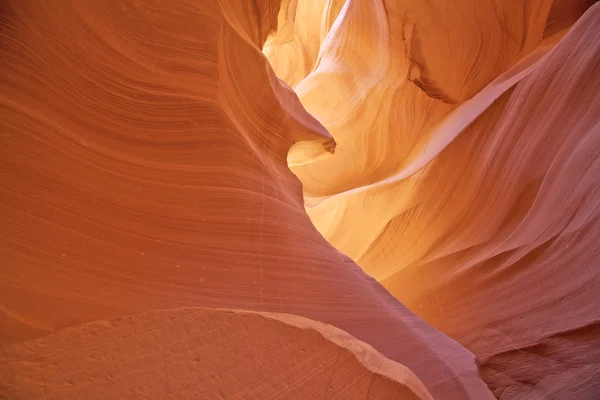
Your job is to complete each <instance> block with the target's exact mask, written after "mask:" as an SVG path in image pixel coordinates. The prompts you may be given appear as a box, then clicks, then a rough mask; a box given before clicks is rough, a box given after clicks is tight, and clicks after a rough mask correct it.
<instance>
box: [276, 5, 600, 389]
mask: <svg viewBox="0 0 600 400" xmlns="http://www.w3.org/2000/svg"><path fill="white" fill-rule="evenodd" d="M290 3H297V7H298V9H299V10H302V9H303V7H304V6H303V4H305V3H309V2H308V1H302V0H298V1H297V2H293V1H290ZM326 3H327V4H328V6H329V8H328V6H325V7H323V8H324V9H325V10H329V9H330V8H337V7H338V2H336V1H333V0H332V1H329V2H326ZM594 3H596V2H595V1H554V2H553V1H549V0H535V1H479V0H461V1H452V2H448V1H441V0H439V1H436V0H434V1H427V2H424V1H417V0H415V1H411V0H406V1H376V2H372V1H367V0H348V1H346V2H343V7H342V8H341V9H340V10H339V12H338V16H337V19H336V20H335V21H334V23H332V24H329V23H327V22H326V21H328V20H329V19H330V16H329V15H328V14H326V13H324V14H323V15H324V17H323V18H322V19H317V18H313V19H312V20H311V23H307V22H304V21H302V20H300V19H298V18H296V19H295V20H294V21H293V23H294V24H295V25H297V27H296V26H295V27H294V28H289V27H288V26H287V25H284V27H286V29H287V31H290V30H294V31H299V32H303V33H302V34H299V35H298V39H295V40H294V41H293V42H292V41H287V42H285V43H283V44H281V43H280V42H282V38H284V37H285V36H286V32H287V31H284V32H277V33H276V34H274V35H273V38H270V39H268V40H267V47H266V48H265V49H264V53H265V54H266V55H267V56H268V57H269V58H270V61H271V62H272V64H273V68H274V70H275V71H276V73H277V74H278V75H279V76H280V77H282V78H283V79H286V80H288V82H289V83H291V84H293V87H294V89H295V91H296V92H297V93H298V95H299V98H300V101H301V102H302V104H303V105H304V106H305V107H306V109H307V110H308V111H309V112H310V113H311V114H312V115H314V116H315V117H316V118H317V119H318V120H319V121H320V122H322V123H323V124H324V125H325V127H326V128H327V129H328V131H329V132H330V133H331V134H332V135H333V137H334V138H335V140H336V142H337V144H338V146H337V149H336V153H335V155H334V156H327V155H325V156H324V155H323V154H316V153H314V152H313V150H312V148H311V147H310V146H309V145H307V144H305V143H298V144H296V145H295V146H294V147H293V148H292V150H291V151H290V155H289V162H290V166H291V168H292V171H293V172H294V173H295V174H296V175H297V176H298V177H299V178H300V180H301V181H302V183H303V187H304V195H305V203H306V207H307V211H308V213H309V215H310V217H311V219H312V221H313V222H314V223H315V226H316V227H317V228H318V229H319V231H320V232H321V233H322V234H323V235H324V237H325V238H326V239H327V240H328V241H329V242H330V243H332V244H333V245H334V246H335V247H336V248H338V249H339V250H340V251H342V252H343V253H345V254H347V255H348V256H350V257H351V258H352V259H353V260H354V261H356V262H357V264H358V265H360V266H361V267H362V268H363V269H364V270H365V271H366V272H367V273H368V274H370V275H371V276H373V277H375V278H376V279H377V280H378V281H379V282H381V283H382V284H383V285H384V286H385V287H386V288H388V289H389V290H390V292H391V293H392V294H393V295H394V296H395V297H396V298H398V299H399V300H400V301H401V302H402V303H404V304H405V305H407V306H408V307H409V308H410V309H411V310H412V311H414V312H415V313H417V314H418V315H420V316H422V317H423V318H424V319H426V320H427V321H428V322H430V323H432V324H433V325H434V326H436V327H437V328H439V329H440V330H441V331H442V332H444V333H446V334H448V335H449V336H451V337H453V338H454V339H456V340H458V341H459V342H460V343H461V344H463V345H464V346H465V347H467V348H468V349H470V350H471V351H473V352H474V353H475V354H476V355H477V356H478V359H479V362H480V371H481V373H482V377H483V379H484V380H485V381H486V383H487V384H488V385H489V386H490V388H491V389H492V390H493V392H494V394H495V395H496V397H498V398H501V399H561V400H562V399H574V400H575V399H596V398H598V397H600V299H599V298H598V292H599V290H600V263H599V261H598V260H599V256H600V225H599V216H600V190H599V188H600V96H599V95H598V93H600V40H598V38H600V4H594ZM288 8H289V7H288ZM286 10H287V9H286ZM291 14H292V13H290V12H289V11H286V15H291ZM287 19H288V20H289V19H290V18H287ZM290 23H291V22H288V25H289V24H290ZM305 25H307V26H305ZM319 29H320V30H321V31H322V30H324V29H327V30H328V33H327V34H321V35H320V36H316V35H315V34H314V33H313V32H315V31H317V30H319ZM305 37H307V38H310V39H311V40H310V41H306V40H305V39H304V38H305ZM271 43H273V44H271ZM277 46H280V47H282V50H278V49H277V48H275V49H273V48H271V47H277ZM290 48H293V49H296V50H295V51H296V53H298V54H303V55H304V57H300V58H299V61H298V63H297V65H295V64H294V63H292V62H291V61H289V60H285V62H284V61H283V60H282V58H283V57H280V56H279V54H280V53H282V52H286V54H288V55H289V56H291V55H293V52H292V51H291V50H290ZM314 49H318V54H317V55H316V56H312V58H310V59H311V60H313V59H314V63H313V67H312V69H310V70H309V71H308V73H306V75H305V76H304V77H303V78H302V79H299V77H298V76H297V75H296V74H293V73H292V71H304V70H305V66H306V62H307V61H306V60H307V59H308V57H307V56H306V54H309V55H312V54H313V52H314Z"/></svg>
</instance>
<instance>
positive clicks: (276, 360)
mask: <svg viewBox="0 0 600 400" xmlns="http://www.w3.org/2000/svg"><path fill="white" fill-rule="evenodd" d="M0 7H1V8H0V12H1V17H0V47H1V50H0V51H1V53H2V57H0V68H1V71H2V79H1V81H0V126H1V129H0V174H1V175H0V218H1V219H2V224H1V227H0V262H1V268H0V276H1V280H0V306H1V308H0V310H1V311H2V312H1V313H0V327H1V328H0V340H1V341H2V342H4V343H5V345H4V347H3V348H2V352H1V354H2V356H1V357H2V359H1V366H2V367H1V370H0V371H1V374H2V376H1V377H0V381H1V382H3V383H2V387H1V390H2V396H3V397H6V398H23V397H26V398H69V397H70V398H105V397H115V398H119V397H120V398H132V397H134V398H135V397H154V398H165V397H168V396H171V397H174V398H186V397H196V398H197V396H202V397H203V398H219V396H220V397H222V398H223V397H224V398H230V397H231V396H234V395H235V396H238V397H239V398H252V396H254V397H257V398H265V396H267V395H273V396H275V397H279V398H293V396H292V395H291V393H292V392H293V391H294V390H295V388H298V390H301V391H300V392H298V394H295V395H294V396H302V395H306V396H308V394H310V393H317V394H319V395H321V396H325V398H336V397H340V398H386V399H387V398H403V399H404V398H406V399H409V398H420V399H428V398H430V396H433V397H434V398H438V399H451V400H452V399H456V400H462V399H476V400H482V399H491V398H493V396H492V394H491V392H490V391H489V389H488V387H487V386H486V385H485V383H484V382H483V381H482V380H481V378H480V375H479V372H478V369H477V366H476V361H475V357H474V355H473V354H472V353H471V352H470V351H468V350H466V349H465V348H464V347H462V346H461V345H459V344H458V343H457V342H455V341H453V340H452V339H450V338H449V337H447V336H445V335H444V334H442V333H440V332H439V331H437V330H436V329H434V328H433V327H432V326H431V325H429V324H427V323H425V322H424V321H423V320H422V319H420V318H419V317H416V316H415V315H414V314H413V313H411V312H410V311H409V310H408V309H407V308H406V307H404V306H403V305H402V304H401V303H399V302H398V301H397V300H396V299H395V298H394V297H393V296H391V295H390V294H389V293H388V292H387V291H386V290H385V289H384V288H383V287H382V286H381V285H380V284H378V283H377V282H376V281H375V280H374V279H372V278H371V277H369V276H367V275H366V274H365V273H364V272H363V271H362V270H361V269H360V268H359V267H358V266H357V265H356V264H354V262H352V261H351V260H350V259H349V258H348V257H347V256H344V255H342V254H341V253H340V252H338V251H337V250H335V249H334V248H332V247H331V246H330V245H329V244H328V243H327V242H326V241H325V239H323V237H322V236H321V235H320V234H319V233H318V232H317V230H316V229H315V228H314V226H313V225H312V224H311V222H310V220H309V218H308V216H307V215H306V212H305V210H304V206H303V201H302V190H301V185H300V182H299V181H298V179H297V178H296V177H295V176H294V175H293V174H292V173H291V172H290V170H289V169H288V167H287V165H286V157H287V153H288V150H289V149H290V147H291V146H292V144H293V143H295V142H300V143H301V144H302V145H303V146H304V148H305V149H307V150H308V151H310V154H311V155H313V156H315V157H323V156H324V155H327V154H329V152H332V151H333V149H334V146H335V143H334V141H333V139H332V138H331V135H330V134H329V133H328V132H327V131H326V130H325V128H324V127H323V126H322V125H321V124H320V123H319V122H317V120H316V119H315V118H313V117H312V116H311V115H310V114H308V113H307V112H306V111H305V109H304V108H303V107H302V106H301V104H300V102H299V101H298V98H297V97H296V95H295V94H294V92H293V91H292V90H291V89H290V87H289V86H287V85H286V84H285V83H283V82H281V81H279V80H278V79H277V77H276V76H275V74H274V73H273V71H272V70H271V67H270V65H269V63H268V61H267V59H266V58H265V56H264V55H263V53H262V52H261V49H262V47H263V44H264V43H265V41H266V40H267V36H268V35H269V32H270V31H273V30H274V29H275V28H276V26H277V19H278V17H277V15H278V12H279V4H278V2H276V1H274V0H271V1H268V0H263V1H256V0H253V1H250V0H218V1H217V0H214V1H201V2H187V1H170V2H163V1H158V0H150V1H143V2H140V1H132V0H131V1H127V0H118V1H117V0H100V1H95V2H81V1H64V2H62V3H57V4H52V5H49V4H47V3H45V2H43V1H39V0H8V1H4V2H2V4H1V6H0ZM332 7H333V6H332ZM331 13H332V18H333V14H335V10H334V9H333V8H332V11H331ZM328 24H329V22H326V23H325V26H327V25H328ZM311 37H312V36H311ZM307 65H308V64H307ZM198 306H199V307H208V308H228V309H244V310H250V311H256V312H271V313H287V314H294V315H296V317H285V318H283V317H265V316H264V315H258V314H244V315H243V316H240V315H238V314H233V315H232V314H227V313H225V314H223V312H217V311H214V310H213V311H210V310H207V311H198V312H196V311H181V310H179V311H159V310H165V309H177V308H181V307H198ZM140 313H141V314H140ZM133 314H135V315H134V316H131V317H127V316H130V315H133ZM300 317H303V318H308V319H310V320H313V321H320V322H322V323H326V324H330V325H333V326H335V327H336V330H334V328H327V329H325V328H323V329H325V330H326V331H328V332H329V331H330V330H331V331H335V332H337V333H336V334H335V335H336V337H337V336H338V335H339V336H340V337H343V338H349V337H350V336H349V335H351V336H352V337H353V338H352V339H347V340H348V341H349V342H351V343H353V344H352V348H353V349H355V350H351V349H350V350H349V349H348V348H347V347H346V346H345V345H343V344H340V343H339V342H336V340H333V339H331V338H328V337H327V335H325V336H326V338H325V339H324V338H323V337H322V336H323V335H324V333H323V330H321V328H316V327H315V326H317V327H322V326H323V325H321V324H320V323H318V322H306V320H304V319H301V318H300ZM115 318H116V319H115ZM106 320H109V322H106ZM93 321H97V322H93ZM290 321H304V322H302V323H301V325H302V327H300V328H301V329H298V328H299V327H298V326H297V325H295V324H294V323H292V322H290ZM89 322H92V323H91V324H87V323H89ZM82 324H83V325H82ZM308 326H310V327H311V328H310V329H308V328H306V327H308ZM69 327H70V328H69ZM65 328H67V329H65ZM211 329H214V330H215V331H211ZM307 329H308V330H307ZM339 329H341V330H343V331H345V332H347V333H340V332H339ZM314 330H316V331H318V332H319V334H317V333H315V332H313V331H314ZM319 335H320V336H319ZM354 338H355V339H354ZM344 340H346V339H344ZM302 341H305V342H306V346H305V349H306V350H307V352H302V351H301V348H299V347H298V346H300V345H301V343H302ZM361 342H363V343H368V345H369V346H367V345H365V344H363V343H361ZM370 346H372V347H373V348H371V347H370ZM300 347H301V346H300ZM344 349H345V350H344ZM357 349H358V350H357ZM348 351H350V353H354V355H352V354H350V353H349V352H348ZM307 353H308V354H307ZM379 353H380V354H379ZM200 355H202V357H201V358H200V359H199V358H198V357H199V356H200ZM331 357H337V361H332V360H331ZM244 360H245V361H244ZM369 360H370V361H369ZM244 362H246V364H245V367H244V368H240V367H241V366H243V365H244V364H243V363H244ZM270 362H272V363H273V364H272V365H270V364H269V363H270ZM336 362H340V363H343V366H344V368H342V367H341V366H338V365H337V364H336ZM400 364H401V365H400ZM341 365H342V364H341ZM402 365H403V366H404V367H403V366H402ZM276 367H281V368H283V371H281V370H280V373H281V374H280V375H277V376H275V375H274V373H275V368H276ZM411 371H412V372H411ZM327 373H330V376H331V377H332V380H331V381H329V383H326V384H324V383H323V381H322V378H324V377H323V376H321V375H327ZM191 374H194V376H193V377H192V376H191ZM420 382H422V383H420ZM262 383H264V384H265V386H261V384H262ZM341 386H343V387H341ZM242 388H246V389H248V392H244V391H243V390H242ZM186 390H187V392H186ZM294 393H295V392H294ZM391 394H393V395H394V396H396V397H390V395H391ZM230 395H231V396H230ZM282 396H283V397H282ZM306 396H305V397H304V398H306ZM309 397H310V396H309ZM234 398H235V397H234ZM300 398H302V397H300Z"/></svg>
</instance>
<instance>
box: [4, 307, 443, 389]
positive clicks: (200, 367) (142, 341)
mask: <svg viewBox="0 0 600 400" xmlns="http://www.w3.org/2000/svg"><path fill="white" fill-rule="evenodd" d="M233 327H235V328H236V329H232V328H233ZM82 349H85V351H82ZM0 355H1V357H2V364H0V371H1V372H2V375H3V376H4V377H7V379H6V380H5V381H4V386H3V387H2V388H0V395H1V396H2V398H3V399H25V398H27V399H32V398H45V399H82V398H85V399H107V398H109V399H134V398H135V399H141V398H144V399H169V398H176V399H198V398H221V399H243V400H252V399H257V400H262V399H268V398H281V399H299V400H301V399H302V400H303V399H373V400H374V399H381V400H392V399H398V400H411V399H412V400H430V399H432V397H431V396H430V395H429V394H428V393H427V390H426V389H425V388H424V386H423V385H422V384H421V383H420V381H419V379H418V378H417V377H415V376H414V375H413V374H412V373H411V372H410V370H408V369H407V368H406V367H404V366H402V365H400V364H397V363H394V362H392V361H390V360H388V359H386V358H384V357H383V356H382V355H381V354H379V353H377V352H376V351H375V350H374V349H373V348H372V347H370V346H368V345H366V344H365V343H362V342H359V341H357V340H356V339H355V338H353V337H351V336H349V335H348V334H346V333H345V332H343V331H340V330H339V329H336V328H334V327H332V326H329V325H325V324H322V323H318V322H315V321H311V320H308V319H305V318H301V317H297V316H292V315H284V314H264V313H263V314H259V313H250V312H240V311H227V310H209V309H175V310H164V311H155V312H150V313H145V314H136V315H134V316H130V317H125V318H120V319H113V320H108V321H97V322H92V323H89V324H86V325H82V326H76V327H72V328H68V329H64V330H61V331H59V332H57V333H55V334H51V335H48V336H45V337H44V338H41V339H37V340H32V341H28V342H25V343H22V344H19V345H8V346H4V347H3V348H1V349H0Z"/></svg>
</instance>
